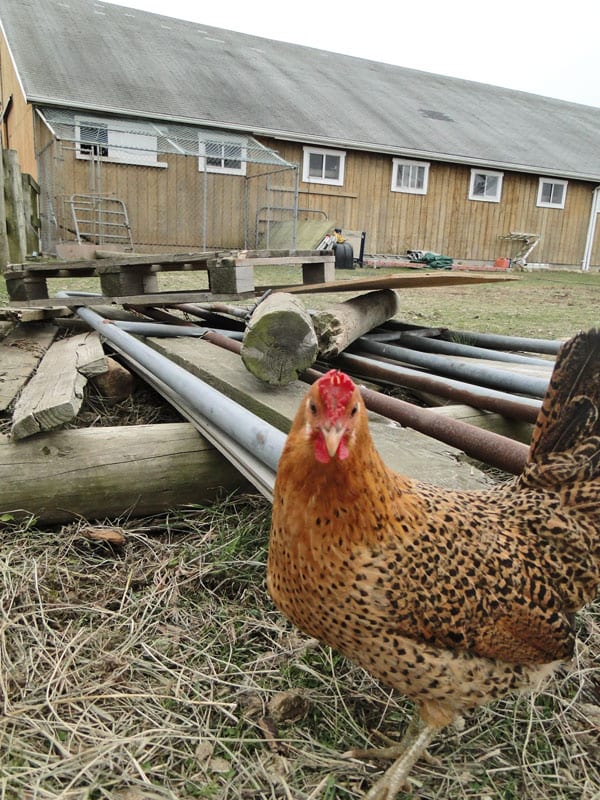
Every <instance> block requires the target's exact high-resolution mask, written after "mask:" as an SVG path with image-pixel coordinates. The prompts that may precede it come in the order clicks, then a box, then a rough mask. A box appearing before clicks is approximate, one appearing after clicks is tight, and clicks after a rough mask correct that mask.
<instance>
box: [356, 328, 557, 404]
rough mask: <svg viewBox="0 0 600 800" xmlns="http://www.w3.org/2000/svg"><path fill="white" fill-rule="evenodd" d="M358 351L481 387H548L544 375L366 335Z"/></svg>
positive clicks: (527, 390) (538, 393)
mask: <svg viewBox="0 0 600 800" xmlns="http://www.w3.org/2000/svg"><path fill="white" fill-rule="evenodd" d="M361 350H363V351H366V352H367V353H374V354H375V355H377V356H383V357H384V358H391V359H393V360H394V361H403V362H405V363H406V364H413V365H415V366H418V367H424V368H425V369H430V370H432V371H433V372H436V373H438V374H440V375H446V376H448V377H450V378H462V379H466V380H467V381H469V382H472V383H476V384H479V385H480V386H489V387H491V388H493V389H502V390H506V391H509V392H514V393H516V394H526V395H530V396H532V397H543V396H544V395H545V394H546V389H547V388H548V379H546V378H532V377H529V376H527V375H517V374H515V373H512V372H506V371H504V370H501V369H494V368H492V367H482V366H479V365H475V364H465V363H463V362H462V361H455V360H452V359H450V358H448V357H446V356H438V355H433V354H431V353H419V352H415V351H414V350H410V349H409V348H408V347H398V346H396V345H389V344H382V343H381V342H372V341H370V340H369V339H367V337H366V336H361V337H359V338H358V339H357V340H356V342H354V344H353V345H352V351H353V352H354V351H361Z"/></svg>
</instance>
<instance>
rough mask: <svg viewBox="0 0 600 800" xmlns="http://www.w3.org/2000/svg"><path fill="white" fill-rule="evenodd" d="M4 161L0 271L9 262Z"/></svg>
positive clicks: (0, 190)
mask: <svg viewBox="0 0 600 800" xmlns="http://www.w3.org/2000/svg"><path fill="white" fill-rule="evenodd" d="M3 162H4V159H3V158H0V271H2V270H4V267H5V266H6V265H7V264H8V262H9V261H10V253H9V249H8V235H7V231H6V202H5V199H4V196H5V193H6V187H5V184H4V163H3Z"/></svg>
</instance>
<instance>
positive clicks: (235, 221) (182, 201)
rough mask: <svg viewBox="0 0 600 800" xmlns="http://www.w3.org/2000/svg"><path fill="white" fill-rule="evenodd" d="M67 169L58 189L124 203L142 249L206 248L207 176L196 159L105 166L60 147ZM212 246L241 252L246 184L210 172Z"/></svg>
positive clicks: (69, 146) (60, 163)
mask: <svg viewBox="0 0 600 800" xmlns="http://www.w3.org/2000/svg"><path fill="white" fill-rule="evenodd" d="M55 147H59V148H61V151H62V152H61V158H60V159H56V160H55V162H54V163H55V165H56V167H55V168H56V169H59V170H61V171H62V175H61V176H60V179H57V182H56V183H57V185H59V186H62V187H63V192H64V194H66V195H70V194H75V193H77V194H90V193H98V194H103V195H111V196H114V197H115V198H117V199H119V200H122V201H123V202H124V203H125V205H126V206H127V213H128V216H129V222H130V225H131V229H132V235H133V240H134V244H135V245H137V246H138V248H139V249H146V250H147V249H149V248H150V249H151V248H152V247H154V246H156V247H185V248H195V249H198V248H200V247H202V246H203V241H202V236H203V224H202V222H203V220H202V217H203V213H204V202H203V193H204V173H202V172H200V171H199V170H198V159H197V157H194V156H180V155H171V154H169V155H166V154H160V155H159V161H162V162H165V163H167V165H168V166H167V167H152V166H138V165H131V164H117V163H114V162H101V163H100V165H94V168H92V164H91V162H90V161H88V160H87V159H81V158H77V157H76V153H75V145H74V144H72V143H62V144H61V143H57V144H55ZM207 187H208V198H207V203H206V215H207V225H206V232H207V247H209V248H217V247H221V248H236V247H241V246H243V242H244V211H243V201H244V180H243V179H242V178H240V177H238V176H230V175H216V174H212V173H209V175H208V180H207Z"/></svg>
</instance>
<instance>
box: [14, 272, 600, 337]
mask: <svg viewBox="0 0 600 800" xmlns="http://www.w3.org/2000/svg"><path fill="white" fill-rule="evenodd" d="M402 272H409V273H411V274H412V273H414V270H400V269H377V270H375V269H366V268H365V269H357V270H337V273H336V278H338V279H345V278H346V279H350V278H363V277H368V276H373V275H375V276H383V275H389V274H395V273H402ZM255 274H256V284H257V285H258V286H260V285H270V284H280V285H288V284H292V283H299V282H300V280H301V277H300V271H299V269H298V268H295V267H257V268H256V269H255ZM517 277H518V280H517V281H514V282H506V283H504V282H502V283H495V284H475V285H470V286H457V287H450V286H447V287H439V288H423V289H404V290H401V291H400V292H399V296H400V314H399V315H398V316H399V318H401V319H402V320H404V321H406V322H411V323H416V324H419V325H421V324H422V325H426V326H447V327H453V328H455V329H462V330H476V331H483V332H489V333H505V334H506V333H512V334H514V335H516V336H534V337H542V338H567V337H569V336H572V335H573V334H574V333H576V332H577V331H578V330H581V329H584V328H589V327H591V326H592V325H594V324H596V325H598V324H600V310H599V306H600V304H599V303H598V296H599V293H600V271H598V270H596V271H591V272H575V271H561V272H558V271H556V272H555V271H533V272H522V273H518V274H517ZM159 284H160V288H161V289H163V290H180V291H183V290H185V289H206V288H207V287H208V283H207V274H206V273H205V272H193V273H168V272H167V273H159ZM48 285H49V291H50V294H51V295H54V294H55V293H56V292H57V291H61V290H75V289H79V290H80V291H99V283H98V281H97V279H94V278H88V279H79V280H65V279H63V278H51V279H49V281H48ZM350 296H351V295H349V294H346V293H340V294H335V295H331V294H322V295H303V297H304V299H305V302H306V303H307V304H308V305H310V306H319V307H323V306H327V305H328V304H330V303H332V302H339V301H342V300H345V299H347V298H348V297H350ZM6 301H7V296H6V292H5V288H4V285H3V282H2V281H0V304H2V302H4V303H5V302H6Z"/></svg>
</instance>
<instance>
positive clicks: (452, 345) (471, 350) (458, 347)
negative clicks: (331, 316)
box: [365, 333, 552, 367]
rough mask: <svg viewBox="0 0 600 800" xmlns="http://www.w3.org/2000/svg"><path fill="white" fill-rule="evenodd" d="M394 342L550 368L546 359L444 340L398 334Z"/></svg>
mask: <svg viewBox="0 0 600 800" xmlns="http://www.w3.org/2000/svg"><path fill="white" fill-rule="evenodd" d="M365 338H367V339H370V340H371V341H381V339H380V337H379V335H378V334H374V335H373V336H371V335H370V334H366V336H365ZM395 341H397V342H399V343H400V344H401V345H402V344H406V346H407V347H410V348H411V349H414V350H422V351H424V352H425V353H441V354H444V355H449V356H464V357H465V358H485V359H489V360H491V361H507V362H510V363H515V364H534V365H537V366H543V367H548V366H552V365H551V363H550V362H549V361H548V360H547V359H543V358H535V357H533V356H522V355H518V354H517V353H506V352H504V351H502V350H492V349H489V348H485V347H474V346H473V345H468V344H461V343H460V342H449V341H447V340H446V339H432V338H429V337H427V336H417V335H415V334H414V333H398V334H397V336H396V339H395Z"/></svg>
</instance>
